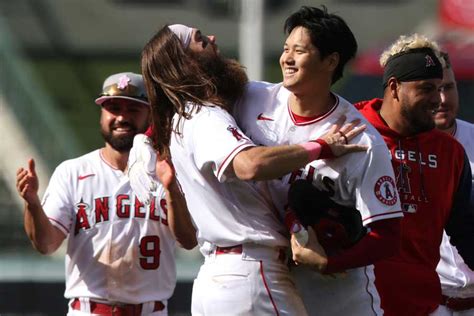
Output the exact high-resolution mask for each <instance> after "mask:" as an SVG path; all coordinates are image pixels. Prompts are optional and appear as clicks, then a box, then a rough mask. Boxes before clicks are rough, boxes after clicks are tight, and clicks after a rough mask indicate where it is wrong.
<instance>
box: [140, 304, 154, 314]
mask: <svg viewBox="0 0 474 316" xmlns="http://www.w3.org/2000/svg"><path fill="white" fill-rule="evenodd" d="M154 309H155V302H154V301H152V302H145V303H143V304H142V313H141V315H142V316H145V315H149V314H151V313H153V312H154Z"/></svg>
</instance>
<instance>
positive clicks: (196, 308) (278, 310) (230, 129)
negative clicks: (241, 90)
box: [170, 106, 306, 316]
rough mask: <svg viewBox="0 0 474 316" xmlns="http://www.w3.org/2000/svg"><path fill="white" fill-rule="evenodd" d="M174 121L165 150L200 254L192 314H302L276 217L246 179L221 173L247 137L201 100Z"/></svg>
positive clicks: (230, 119)
mask: <svg viewBox="0 0 474 316" xmlns="http://www.w3.org/2000/svg"><path fill="white" fill-rule="evenodd" d="M174 122H175V124H180V125H179V126H180V131H181V134H178V133H172V135H171V144H170V149H171V156H172V157H173V163H174V166H175V168H176V174H177V177H178V179H179V181H180V183H181V185H182V188H183V191H184V193H185V196H186V201H187V205H188V208H189V212H190V214H191V216H192V219H193V221H194V223H195V226H196V228H197V237H198V243H199V245H200V250H201V253H202V254H203V255H204V257H205V260H204V264H203V265H202V266H201V269H200V270H199V274H198V276H197V278H196V279H195V280H194V286H193V294H192V296H193V297H192V307H191V309H192V314H193V315H226V314H229V313H231V314H235V315H237V314H238V315H250V314H252V315H302V316H304V315H306V312H305V310H304V306H303V304H302V301H301V298H300V297H299V296H298V295H297V292H296V288H295V287H294V284H293V282H292V280H291V278H290V275H289V273H288V268H287V266H286V264H285V263H284V262H283V261H282V260H279V259H278V257H279V251H278V250H282V249H281V248H282V247H287V246H288V245H289V242H288V239H287V236H286V230H285V228H284V226H283V224H282V222H280V221H279V218H278V216H277V214H276V213H275V212H274V210H273V209H272V208H271V204H270V203H269V202H268V200H266V199H265V198H264V197H263V196H262V195H261V194H260V192H259V191H258V190H257V189H256V188H255V187H254V185H253V184H252V182H250V181H241V180H238V179H236V178H233V177H228V175H227V173H226V170H227V168H228V167H229V165H230V163H231V162H232V160H233V159H234V157H235V156H236V155H237V154H238V153H239V152H240V151H241V150H243V149H245V148H248V147H251V146H255V145H254V143H253V142H252V141H250V139H248V138H247V137H246V136H245V135H244V134H243V133H242V131H241V130H240V129H239V128H238V127H237V124H236V123H235V120H234V119H233V117H232V116H231V115H230V114H229V113H227V112H226V111H224V110H223V109H221V108H219V107H210V106H203V107H202V108H201V110H200V111H199V112H197V113H196V111H194V112H193V113H192V117H191V118H190V119H187V120H184V119H183V120H182V122H178V120H177V117H176V116H175V118H174ZM237 245H238V246H237ZM235 246H237V247H235ZM224 247H225V248H224ZM221 248H224V249H226V250H219V249H221ZM231 248H237V249H239V250H232V251H230V250H229V249H231ZM280 259H281V258H280Z"/></svg>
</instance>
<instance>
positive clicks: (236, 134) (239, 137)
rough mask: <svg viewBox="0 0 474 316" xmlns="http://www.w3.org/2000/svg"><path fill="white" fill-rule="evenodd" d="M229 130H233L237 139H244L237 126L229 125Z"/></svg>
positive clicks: (233, 134)
mask: <svg viewBox="0 0 474 316" xmlns="http://www.w3.org/2000/svg"><path fill="white" fill-rule="evenodd" d="M227 130H228V131H229V132H231V133H232V136H234V137H235V139H237V140H242V139H243V138H244V137H243V136H242V135H241V134H240V133H239V130H238V129H237V128H236V127H234V126H231V125H229V126H228V127H227Z"/></svg>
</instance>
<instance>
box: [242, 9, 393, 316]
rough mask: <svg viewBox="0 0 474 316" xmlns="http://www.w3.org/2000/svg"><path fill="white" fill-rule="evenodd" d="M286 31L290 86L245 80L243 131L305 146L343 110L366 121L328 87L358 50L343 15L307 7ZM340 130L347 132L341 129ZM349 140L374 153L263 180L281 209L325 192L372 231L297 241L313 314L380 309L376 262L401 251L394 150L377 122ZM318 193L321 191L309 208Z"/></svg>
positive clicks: (268, 141)
mask: <svg viewBox="0 0 474 316" xmlns="http://www.w3.org/2000/svg"><path fill="white" fill-rule="evenodd" d="M284 29H285V32H286V33H287V34H288V37H287V39H286V41H285V43H284V45H283V51H282V54H281V57H280V66H281V70H282V73H283V82H282V83H279V84H270V83H265V82H253V83H250V84H249V85H248V87H247V92H246V93H245V94H244V97H243V98H242V99H241V102H240V103H239V104H238V105H237V106H236V107H235V117H236V120H237V123H238V124H239V126H240V127H241V128H242V130H243V132H244V133H246V135H248V136H249V137H250V138H251V139H252V140H253V141H254V142H255V143H259V144H264V145H268V146H272V145H276V144H298V143H301V142H303V141H305V140H308V139H316V138H319V137H320V135H322V134H324V133H326V132H327V131H328V130H329V129H330V128H331V125H332V124H334V122H336V121H337V120H338V118H339V117H340V116H341V115H344V116H345V117H347V119H348V120H351V121H352V120H355V119H358V120H360V121H362V122H366V120H365V119H364V118H363V117H362V115H360V113H359V112H358V111H357V110H356V109H355V108H354V107H353V105H352V104H350V103H349V102H348V101H346V100H345V99H343V98H342V97H341V96H339V95H337V94H335V93H333V92H331V86H332V84H334V83H335V82H337V81H338V80H339V79H340V78H341V77H342V75H343V71H344V66H345V65H346V63H347V62H348V61H349V60H350V59H351V58H352V57H354V55H355V53H356V50H357V43H356V40H355V38H354V35H353V34H352V32H351V30H350V29H349V27H348V26H347V24H346V23H345V22H344V20H343V19H342V18H341V17H339V16H337V15H335V14H330V13H328V12H327V9H326V8H325V7H324V6H323V7H322V8H314V7H302V8H301V9H300V10H298V11H297V12H295V13H293V14H292V15H290V16H289V17H288V19H287V20H286V22H285V27H284ZM339 134H340V136H341V137H342V138H344V136H345V135H344V134H343V133H341V132H339ZM345 141H346V142H348V143H350V144H358V145H364V146H366V147H367V148H368V150H367V151H365V152H359V153H354V154H351V155H346V156H344V157H341V158H339V159H335V160H326V159H323V160H315V161H312V162H309V163H308V164H306V165H305V166H302V167H300V168H297V169H294V170H292V172H290V173H288V174H286V175H285V176H283V177H281V178H278V179H274V180H272V181H267V182H262V183H260V185H261V186H264V187H265V189H262V191H266V192H268V193H269V195H270V198H271V200H272V201H273V202H274V204H275V205H276V207H277V209H278V210H279V211H280V212H281V213H283V212H284V211H285V207H286V205H287V204H288V203H289V202H291V203H290V204H292V205H293V204H294V205H296V206H297V205H298V204H304V203H306V210H305V212H306V213H314V212H316V209H315V208H316V206H318V204H323V203H324V199H325V197H328V198H329V199H330V200H331V201H332V202H335V203H334V205H336V204H338V205H340V206H341V207H339V208H338V209H342V207H344V212H356V215H359V217H360V221H361V226H362V225H363V226H364V227H367V231H368V233H364V234H363V235H362V236H361V239H360V240H358V241H357V243H355V245H352V247H347V248H345V249H342V248H340V249H335V248H333V247H326V248H323V247H322V245H321V244H320V243H319V242H318V240H317V238H316V236H315V234H314V232H313V231H312V229H309V233H310V234H309V236H310V239H309V243H308V245H307V246H306V247H303V245H300V244H299V243H298V242H296V239H295V238H294V237H293V242H292V250H293V257H294V259H295V261H296V262H297V263H298V264H299V265H300V266H302V267H300V266H298V267H296V268H294V269H292V273H293V274H294V276H295V277H296V283H297V287H298V288H299V290H300V292H301V293H302V296H303V300H304V302H305V305H306V308H307V310H308V313H309V314H312V315H360V316H362V315H382V310H381V309H380V299H379V295H378V293H377V290H376V288H375V284H374V267H373V263H375V262H376V261H377V260H380V259H383V258H386V257H389V256H391V255H393V254H395V253H396V252H397V250H398V242H399V236H400V229H399V223H400V219H401V216H402V212H401V207H400V202H399V197H398V194H397V191H396V187H395V177H394V173H393V169H392V166H391V163H390V156H389V151H388V148H387V146H386V144H385V142H384V140H383V139H382V137H381V136H380V134H379V133H378V132H377V131H376V130H375V129H374V128H373V127H372V126H370V125H368V126H367V129H366V130H365V131H364V132H363V133H361V134H360V135H358V136H357V137H355V138H352V139H346V140H345ZM298 179H304V180H305V181H302V182H299V181H301V180H299V181H298ZM297 183H298V184H301V185H305V184H306V188H305V187H304V186H303V187H302V186H301V185H299V186H298V188H295V187H294V184H297ZM308 184H311V185H312V187H313V188H312V187H311V185H309V187H308ZM290 188H292V189H294V190H296V192H294V193H295V194H296V196H297V198H296V200H294V199H293V198H292V201H289V200H288V195H287V192H288V190H289V189H290ZM298 190H299V191H302V192H299V193H298ZM316 190H317V191H319V192H323V193H324V194H321V198H319V197H318V198H316V199H315V200H314V203H312V204H313V206H314V207H311V203H310V201H311V199H312V196H313V195H315V194H316V193H317V191H316ZM303 191H304V192H303ZM291 195H293V194H291ZM303 201H305V202H303ZM292 205H290V206H291V207H293V206H292ZM302 206H303V207H304V206H305V205H302ZM317 233H318V235H319V236H322V237H324V235H327V234H331V233H332V230H331V229H329V227H326V228H323V227H321V231H318V232H317ZM328 245H329V243H328ZM303 265H304V266H303ZM314 270H316V271H318V272H321V273H322V274H321V273H318V272H316V271H314ZM343 272H345V273H343ZM334 273H343V275H344V277H328V276H327V274H334Z"/></svg>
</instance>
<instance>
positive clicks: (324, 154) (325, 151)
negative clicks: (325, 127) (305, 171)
mask: <svg viewBox="0 0 474 316" xmlns="http://www.w3.org/2000/svg"><path fill="white" fill-rule="evenodd" d="M313 142H316V143H318V144H320V145H321V154H320V155H319V159H331V158H336V156H334V154H333V153H332V150H331V147H329V145H328V143H326V141H325V140H324V139H321V138H318V139H316V140H314V141H313Z"/></svg>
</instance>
